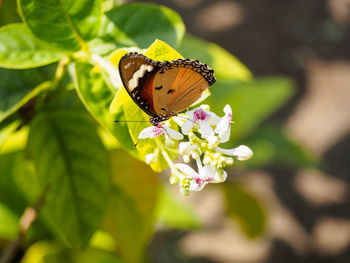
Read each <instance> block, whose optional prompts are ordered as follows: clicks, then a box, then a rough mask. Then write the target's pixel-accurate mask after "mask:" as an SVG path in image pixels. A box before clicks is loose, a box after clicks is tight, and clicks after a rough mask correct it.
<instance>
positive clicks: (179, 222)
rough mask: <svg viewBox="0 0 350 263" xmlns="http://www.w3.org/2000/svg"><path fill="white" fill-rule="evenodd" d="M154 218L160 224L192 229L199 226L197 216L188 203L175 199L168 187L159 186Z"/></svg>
mask: <svg viewBox="0 0 350 263" xmlns="http://www.w3.org/2000/svg"><path fill="white" fill-rule="evenodd" d="M156 218H157V221H158V223H159V224H161V225H162V226H166V227H170V228H177V229H187V230H194V229H199V228H200V222H199V218H198V216H197V215H196V214H195V212H194V209H193V208H192V207H190V206H189V204H188V203H186V202H184V201H183V200H182V201H181V200H180V199H175V196H174V195H173V193H172V192H171V191H170V189H169V188H168V187H165V186H164V187H162V188H160V192H159V198H158V204H157V210H156Z"/></svg>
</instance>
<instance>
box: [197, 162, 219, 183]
mask: <svg viewBox="0 0 350 263" xmlns="http://www.w3.org/2000/svg"><path fill="white" fill-rule="evenodd" d="M215 174H216V169H215V167H213V166H211V165H205V166H204V167H203V168H202V169H200V171H199V178H200V179H202V180H203V181H206V182H211V181H212V180H213V179H214V176H215Z"/></svg>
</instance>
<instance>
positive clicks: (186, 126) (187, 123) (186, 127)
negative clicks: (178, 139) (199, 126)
mask: <svg viewBox="0 0 350 263" xmlns="http://www.w3.org/2000/svg"><path fill="white" fill-rule="evenodd" d="M193 124H194V122H193V121H192V120H191V119H188V120H186V121H185V123H184V125H182V127H181V131H182V133H183V134H185V135H187V134H188V133H189V132H190V131H191V129H192V127H193Z"/></svg>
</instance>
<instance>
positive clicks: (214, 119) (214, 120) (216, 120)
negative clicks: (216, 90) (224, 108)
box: [207, 111, 220, 125]
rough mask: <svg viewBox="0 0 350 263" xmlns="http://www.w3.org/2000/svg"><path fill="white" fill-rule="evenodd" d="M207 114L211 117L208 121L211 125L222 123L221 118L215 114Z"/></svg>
mask: <svg viewBox="0 0 350 263" xmlns="http://www.w3.org/2000/svg"><path fill="white" fill-rule="evenodd" d="M207 114H208V115H209V117H208V118H207V121H208V122H209V124H210V125H217V124H218V123H219V122H220V117H219V116H218V115H216V114H215V113H214V112H211V111H208V112H207Z"/></svg>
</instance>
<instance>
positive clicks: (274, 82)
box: [206, 77, 294, 142]
mask: <svg viewBox="0 0 350 263" xmlns="http://www.w3.org/2000/svg"><path fill="white" fill-rule="evenodd" d="M211 92H212V95H211V96H210V97H209V98H208V99H207V100H206V103H208V104H209V105H210V107H211V110H212V111H214V112H215V113H217V114H218V115H222V114H223V108H224V106H225V104H229V105H230V106H231V108H232V115H233V118H232V120H233V121H234V122H235V123H234V124H232V126H231V140H232V141H231V142H233V140H235V139H238V138H242V137H244V136H247V135H249V133H251V132H252V131H253V130H254V129H255V128H256V127H257V126H258V125H259V124H260V123H261V122H262V121H264V120H265V119H266V118H267V117H268V116H269V115H270V114H271V113H273V112H274V111H276V110H277V109H278V108H280V107H281V106H282V105H283V104H284V103H285V102H286V101H287V100H288V99H289V98H290V97H291V96H292V95H293V93H294V90H293V82H291V81H290V80H289V79H288V78H284V77H266V78H259V79H254V80H252V81H250V82H248V83H240V84H237V82H235V81H231V80H218V81H217V82H216V84H215V85H214V86H213V88H212V89H211Z"/></svg>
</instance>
